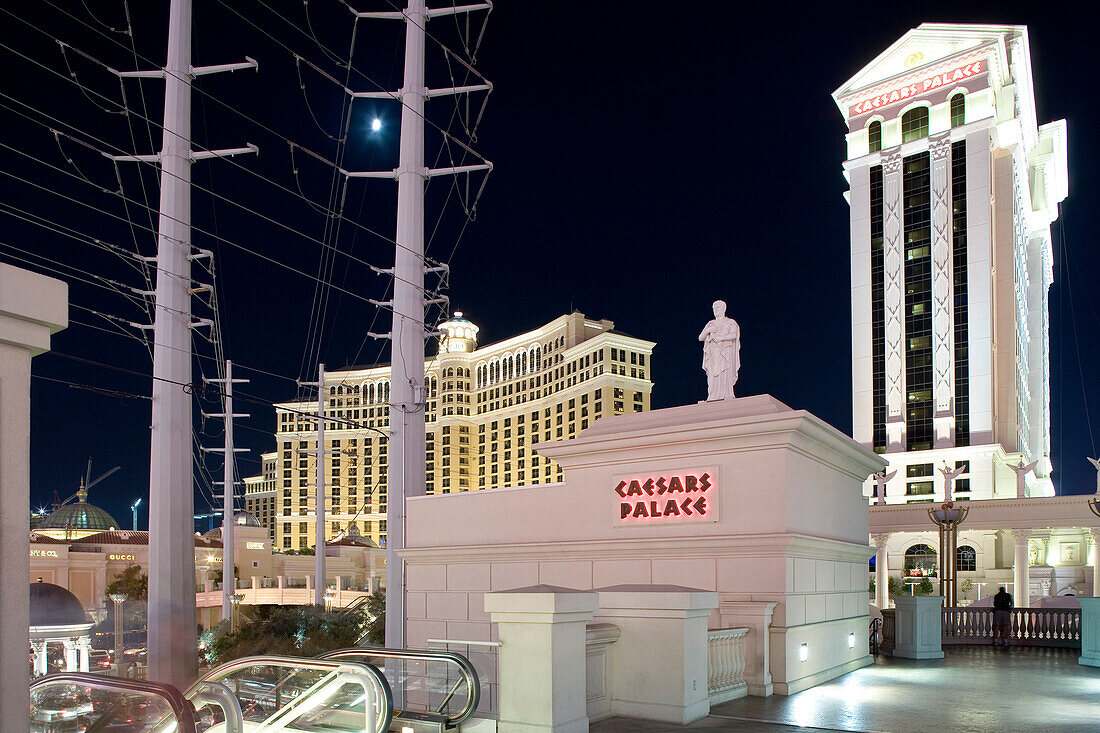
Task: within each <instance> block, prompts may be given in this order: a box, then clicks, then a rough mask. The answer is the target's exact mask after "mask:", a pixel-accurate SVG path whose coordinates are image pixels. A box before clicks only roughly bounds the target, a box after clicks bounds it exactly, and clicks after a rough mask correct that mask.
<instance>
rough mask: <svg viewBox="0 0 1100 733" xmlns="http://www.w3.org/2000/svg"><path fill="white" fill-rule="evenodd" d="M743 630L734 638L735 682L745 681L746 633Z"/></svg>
mask: <svg viewBox="0 0 1100 733" xmlns="http://www.w3.org/2000/svg"><path fill="white" fill-rule="evenodd" d="M747 633H748V632H743V633H742V634H741V635H740V636H738V637H737V638H735V639H734V640H733V682H734V683H735V684H741V683H743V682H744V681H745V664H746V662H745V635H746V634H747Z"/></svg>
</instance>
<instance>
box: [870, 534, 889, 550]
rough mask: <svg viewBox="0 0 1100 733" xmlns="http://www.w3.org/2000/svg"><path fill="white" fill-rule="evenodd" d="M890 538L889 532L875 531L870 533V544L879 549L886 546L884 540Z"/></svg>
mask: <svg viewBox="0 0 1100 733" xmlns="http://www.w3.org/2000/svg"><path fill="white" fill-rule="evenodd" d="M889 539H890V533H889V532H876V533H875V534H872V535H871V544H873V545H874V546H875V547H877V548H879V549H880V550H881V549H883V548H885V547H886V542H887V541H888V540H889Z"/></svg>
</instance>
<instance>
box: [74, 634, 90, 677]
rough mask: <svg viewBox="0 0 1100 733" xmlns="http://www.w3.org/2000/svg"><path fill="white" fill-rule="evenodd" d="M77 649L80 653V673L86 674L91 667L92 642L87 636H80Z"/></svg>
mask: <svg viewBox="0 0 1100 733" xmlns="http://www.w3.org/2000/svg"><path fill="white" fill-rule="evenodd" d="M77 648H78V650H79V652H80V671H81V672H87V671H88V670H89V669H90V667H91V657H92V642H91V640H90V639H89V638H88V637H87V636H82V637H80V641H79V644H78V647H77Z"/></svg>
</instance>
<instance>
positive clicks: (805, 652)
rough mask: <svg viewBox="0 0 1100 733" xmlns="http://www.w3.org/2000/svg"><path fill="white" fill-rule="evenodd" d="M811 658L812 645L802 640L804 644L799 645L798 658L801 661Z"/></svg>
mask: <svg viewBox="0 0 1100 733" xmlns="http://www.w3.org/2000/svg"><path fill="white" fill-rule="evenodd" d="M809 658H810V645H809V644H807V643H806V642H802V645H801V646H799V647H798V659H799V661H801V662H805V661H806V660H807V659H809Z"/></svg>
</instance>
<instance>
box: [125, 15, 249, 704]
mask: <svg viewBox="0 0 1100 733" xmlns="http://www.w3.org/2000/svg"><path fill="white" fill-rule="evenodd" d="M246 58H247V57H246ZM248 68H256V62H255V61H252V60H251V59H249V60H248V61H246V62H244V63H237V64H222V65H219V66H207V67H202V68H196V67H194V66H192V65H191V0H171V2H170V4H169V10H168V59H167V64H166V65H165V67H164V68H163V69H157V70H153V71H128V72H118V75H119V76H120V77H155V78H162V79H164V123H163V131H164V132H163V136H162V138H161V150H160V153H158V154H155V155H123V156H112V158H113V159H114V160H126V161H138V162H146V163H148V162H155V163H159V164H160V166H161V177H160V217H159V221H158V224H157V254H156V257H155V258H153V259H154V260H155V262H156V269H157V285H156V291H155V297H156V301H155V308H154V316H153V390H152V397H153V400H152V402H153V404H152V420H151V449H150V456H149V636H148V648H149V670H148V677H149V679H152V680H157V681H158V682H167V683H169V684H172V685H175V686H176V687H177V688H179V689H187V687H189V686H190V685H191V683H192V682H194V680H195V675H196V673H197V672H198V654H197V635H196V630H197V627H198V624H197V618H196V614H195V534H194V529H193V525H192V519H191V517H192V515H193V514H194V503H195V500H194V490H195V488H194V477H193V474H192V464H191V460H192V454H191V390H190V389H189V386H190V384H191V328H192V327H194V325H195V324H194V323H193V322H192V320H191V300H190V297H191V293H190V290H191V260H192V259H194V258H195V256H196V255H193V254H192V251H191V250H192V248H191V162H192V161H194V160H200V159H205V158H213V157H224V156H229V155H237V154H240V153H255V152H257V148H256V146H254V145H249V146H247V147H244V148H233V149H230V150H218V151H204V152H192V151H191V79H192V78H193V77H195V76H199V75H202V74H210V73H215V72H220V71H234V70H237V69H248Z"/></svg>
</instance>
